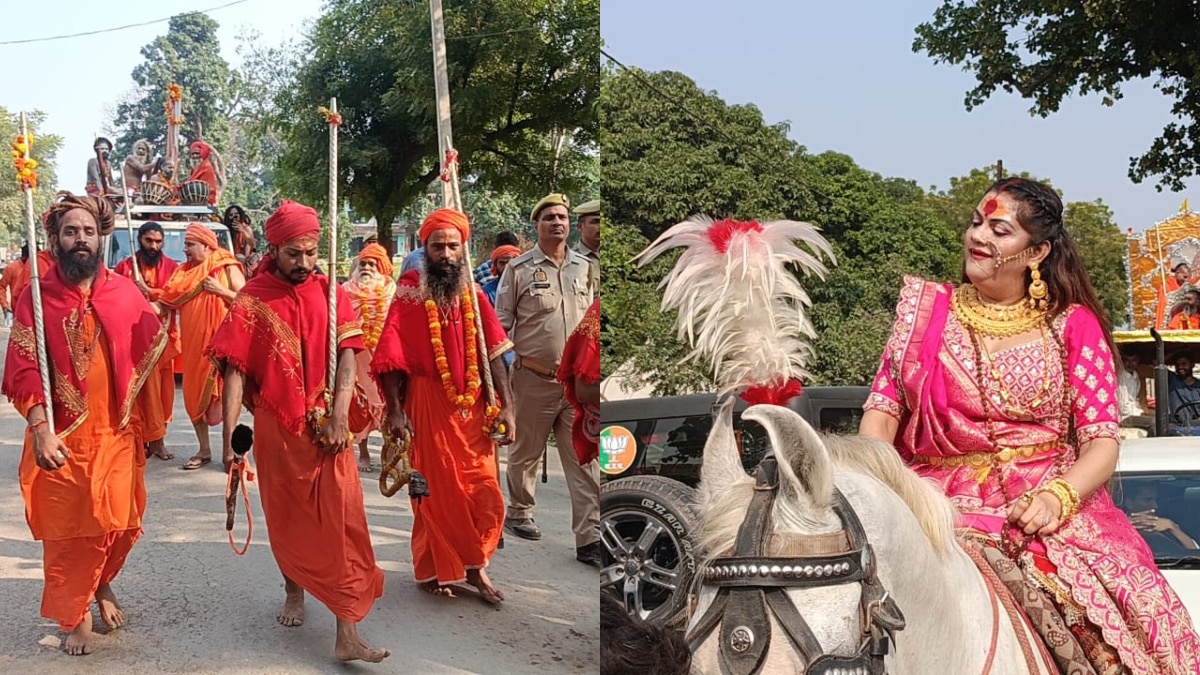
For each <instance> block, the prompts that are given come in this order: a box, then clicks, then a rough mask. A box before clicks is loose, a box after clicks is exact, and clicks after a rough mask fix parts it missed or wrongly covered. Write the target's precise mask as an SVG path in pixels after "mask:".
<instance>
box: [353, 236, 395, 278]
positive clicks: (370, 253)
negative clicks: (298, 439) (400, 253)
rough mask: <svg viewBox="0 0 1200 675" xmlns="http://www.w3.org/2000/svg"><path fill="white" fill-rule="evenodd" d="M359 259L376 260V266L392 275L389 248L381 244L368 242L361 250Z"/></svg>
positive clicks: (386, 273)
mask: <svg viewBox="0 0 1200 675" xmlns="http://www.w3.org/2000/svg"><path fill="white" fill-rule="evenodd" d="M358 259H359V260H360V261H362V260H374V261H375V267H376V268H377V269H378V270H379V271H380V272H381V273H382V274H383V275H384V276H386V277H390V276H392V272H393V268H392V259H391V258H390V257H388V253H387V249H386V248H384V247H382V246H380V245H379V244H367V245H366V246H365V247H363V250H362V251H361V252H359V254H358Z"/></svg>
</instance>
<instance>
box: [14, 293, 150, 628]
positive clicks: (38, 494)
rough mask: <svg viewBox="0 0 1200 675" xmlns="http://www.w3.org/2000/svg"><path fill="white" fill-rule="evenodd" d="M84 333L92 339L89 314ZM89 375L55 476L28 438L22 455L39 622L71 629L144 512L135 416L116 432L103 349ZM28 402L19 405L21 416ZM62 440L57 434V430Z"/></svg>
mask: <svg viewBox="0 0 1200 675" xmlns="http://www.w3.org/2000/svg"><path fill="white" fill-rule="evenodd" d="M83 332H84V333H85V334H95V328H94V326H93V325H92V322H91V320H90V315H89V316H88V317H87V318H85V328H84V331H83ZM99 344H100V346H101V348H100V349H99V350H98V351H99V352H101V353H102V354H103V357H102V358H101V357H98V358H96V359H95V361H94V363H93V365H92V367H91V368H90V369H89V371H88V375H87V387H88V389H87V390H88V391H89V392H93V393H94V395H92V396H89V397H88V399H87V404H88V412H87V416H86V417H83V418H82V421H81V422H79V423H78V424H77V425H76V426H75V428H74V429H73V430H71V431H70V433H69V434H68V435H67V436H66V437H65V438H64V439H63V441H64V442H65V443H66V445H67V448H68V449H69V450H70V455H69V456H68V457H67V463H66V465H65V466H63V467H62V468H60V469H58V470H57V471H45V470H43V469H41V468H40V467H38V465H37V461H36V460H35V459H34V456H33V439H32V436H31V435H30V434H29V433H28V432H26V434H25V448H24V452H23V454H22V455H21V465H20V480H21V494H22V496H23V497H24V498H25V520H26V522H28V523H29V530H30V532H31V533H32V534H33V538H34V539H36V540H39V541H41V542H42V548H43V565H44V569H45V579H46V581H45V587H44V588H43V590H42V616H44V617H46V618H48V619H53V620H55V621H57V622H58V624H59V627H60V628H62V629H63V630H64V631H70V630H72V629H74V628H75V626H77V625H78V624H79V622H80V621H82V620H83V615H84V613H85V612H87V611H89V608H90V606H91V602H92V598H93V596H95V594H96V589H97V588H99V586H100V585H101V584H107V583H110V582H112V580H113V579H114V578H115V577H116V576H117V573H118V572H120V571H121V567H122V566H123V565H124V564H125V557H126V556H127V555H129V551H130V550H131V549H132V548H133V544H134V542H136V541H137V540H138V537H140V536H141V533H142V515H143V514H144V513H145V510H146V485H145V482H144V481H143V471H144V469H145V466H146V456H145V454H144V453H143V452H142V451H141V448H140V447H138V446H137V445H136V439H135V434H134V431H133V430H134V428H135V427H136V426H137V423H138V420H137V419H136V416H135V418H134V419H132V420H131V422H130V424H129V425H128V426H127V427H126V428H125V429H117V428H115V427H116V424H117V423H118V420H117V417H118V408H117V403H116V399H115V398H114V396H113V391H114V384H113V382H112V380H111V378H110V373H109V363H110V361H109V355H108V349H107V345H105V343H104V341H100V343H99ZM30 407H32V404H31V403H18V409H19V410H20V412H21V413H22V415H23V416H24V415H26V414H28V409H29V408H30ZM59 433H60V434H61V433H62V431H60V432H59Z"/></svg>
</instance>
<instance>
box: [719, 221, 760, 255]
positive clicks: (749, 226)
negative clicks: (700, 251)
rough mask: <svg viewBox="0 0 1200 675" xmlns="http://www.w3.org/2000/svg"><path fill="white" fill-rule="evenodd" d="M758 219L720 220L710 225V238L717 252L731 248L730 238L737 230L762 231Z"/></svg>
mask: <svg viewBox="0 0 1200 675" xmlns="http://www.w3.org/2000/svg"><path fill="white" fill-rule="evenodd" d="M762 230H763V228H762V225H759V224H758V221H757V220H729V219H725V220H718V221H716V222H715V223H713V224H712V225H710V226H709V227H708V240H709V241H711V242H712V245H713V248H715V249H717V253H724V252H725V251H727V250H729V240H730V239H732V238H733V235H734V234H735V233H737V232H762Z"/></svg>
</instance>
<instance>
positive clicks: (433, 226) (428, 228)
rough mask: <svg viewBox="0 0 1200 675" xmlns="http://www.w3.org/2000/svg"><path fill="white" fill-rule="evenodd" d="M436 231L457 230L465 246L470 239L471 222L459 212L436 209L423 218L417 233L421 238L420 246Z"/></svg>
mask: <svg viewBox="0 0 1200 675" xmlns="http://www.w3.org/2000/svg"><path fill="white" fill-rule="evenodd" d="M438 230H458V232H459V234H461V235H462V240H463V243H464V244H465V243H467V240H468V239H470V238H471V221H470V220H467V215H466V214H465V213H462V212H460V211H455V210H454V209H438V210H437V211H434V212H433V213H431V214H429V215H428V216H426V217H425V222H424V223H423V224H422V225H421V231H420V232H418V233H417V234H418V236H420V237H421V244H422V245H424V244H425V240H426V239H429V235H431V234H433V233H434V232H437V231H438Z"/></svg>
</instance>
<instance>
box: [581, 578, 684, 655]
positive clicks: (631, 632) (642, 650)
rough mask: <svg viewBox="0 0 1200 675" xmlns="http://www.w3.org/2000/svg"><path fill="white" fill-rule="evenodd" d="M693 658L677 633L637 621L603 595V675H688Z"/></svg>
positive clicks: (616, 601)
mask: <svg viewBox="0 0 1200 675" xmlns="http://www.w3.org/2000/svg"><path fill="white" fill-rule="evenodd" d="M691 667H692V654H691V652H690V651H688V646H687V643H685V642H684V641H683V638H682V637H681V636H680V635H679V634H678V633H677V632H675V631H671V630H668V629H666V628H660V627H658V626H654V625H651V624H649V623H646V622H645V621H642V620H641V619H637V618H634V617H632V616H630V615H629V612H627V611H626V610H625V605H624V604H622V603H621V601H620V600H617V599H616V598H614V597H613V596H612V594H611V593H601V594H600V675H687V673H688V672H689V671H690V670H691Z"/></svg>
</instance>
